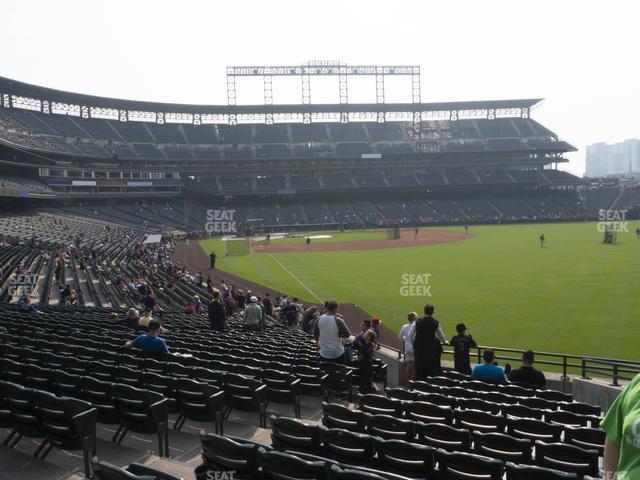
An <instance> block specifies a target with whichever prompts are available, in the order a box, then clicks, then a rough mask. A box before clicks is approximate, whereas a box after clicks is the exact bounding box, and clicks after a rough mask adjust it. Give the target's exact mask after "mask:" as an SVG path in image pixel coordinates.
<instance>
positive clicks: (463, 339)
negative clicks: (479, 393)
mask: <svg viewBox="0 0 640 480" xmlns="http://www.w3.org/2000/svg"><path fill="white" fill-rule="evenodd" d="M466 331H467V327H466V325H465V324H464V323H459V324H457V325H456V332H458V334H457V335H456V336H455V337H453V338H452V339H451V342H450V344H451V345H452V346H453V365H454V366H453V368H454V370H455V371H456V372H460V373H464V374H465V375H471V360H470V355H469V354H470V352H471V349H472V348H476V347H477V346H478V344H477V343H476V342H475V340H474V339H473V338H471V335H465V332H466Z"/></svg>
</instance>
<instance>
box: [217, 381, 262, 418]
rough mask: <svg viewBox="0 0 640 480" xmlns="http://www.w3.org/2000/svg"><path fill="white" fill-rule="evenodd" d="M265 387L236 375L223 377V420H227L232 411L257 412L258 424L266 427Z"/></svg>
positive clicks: (258, 382)
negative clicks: (224, 408) (224, 407)
mask: <svg viewBox="0 0 640 480" xmlns="http://www.w3.org/2000/svg"><path fill="white" fill-rule="evenodd" d="M266 389H267V387H266V386H265V385H263V384H262V383H261V382H260V381H258V380H255V379H253V378H246V377H243V376H242V375H238V374H236V373H227V374H226V375H225V376H224V391H225V406H226V411H225V415H224V417H225V418H229V415H230V414H231V411H232V409H234V408H237V409H239V410H245V411H253V412H258V415H259V421H258V424H259V426H260V427H262V428H266V426H267V394H266V393H267V392H266Z"/></svg>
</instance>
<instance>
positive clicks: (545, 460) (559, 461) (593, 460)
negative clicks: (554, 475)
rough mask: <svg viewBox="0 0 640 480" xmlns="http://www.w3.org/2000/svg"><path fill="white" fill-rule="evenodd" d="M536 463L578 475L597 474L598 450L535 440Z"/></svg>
mask: <svg viewBox="0 0 640 480" xmlns="http://www.w3.org/2000/svg"><path fill="white" fill-rule="evenodd" d="M536 464H537V465H538V466H540V467H546V468H553V469H556V470H561V471H563V472H568V473H576V474H578V475H591V476H597V475H598V451H597V450H585V449H583V448H580V447H576V446H575V445H568V444H566V443H544V442H536Z"/></svg>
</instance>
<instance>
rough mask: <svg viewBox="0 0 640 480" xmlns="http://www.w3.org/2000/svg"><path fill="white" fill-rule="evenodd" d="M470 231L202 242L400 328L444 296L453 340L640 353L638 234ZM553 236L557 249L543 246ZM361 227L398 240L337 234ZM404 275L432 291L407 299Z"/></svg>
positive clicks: (223, 260)
mask: <svg viewBox="0 0 640 480" xmlns="http://www.w3.org/2000/svg"><path fill="white" fill-rule="evenodd" d="M635 223H637V222H632V223H631V224H630V225H629V231H630V232H633V231H634V230H635V228H636V227H637V226H638V225H636V224H635ZM429 230H430V229H429V228H424V229H422V230H421V231H422V233H421V235H428V233H429ZM447 230H457V231H462V230H463V229H462V227H448V228H447ZM469 231H470V233H471V234H473V235H472V237H471V238H468V239H466V240H464V241H459V242H455V243H448V244H435V245H426V246H416V247H408V248H390V249H385V250H380V249H375V250H350V251H348V250H345V251H332V252H314V251H313V249H311V250H310V251H305V252H299V253H254V252H251V254H250V255H247V256H243V257H224V256H222V255H220V252H224V246H223V244H222V241H221V240H220V239H209V240H204V241H202V242H201V246H202V248H203V249H204V251H205V252H207V253H209V252H210V251H211V249H213V248H215V250H216V251H217V252H218V253H219V257H218V263H217V267H219V269H220V270H222V271H227V272H230V273H233V274H235V275H238V276H241V277H244V278H247V279H249V280H252V281H254V282H257V283H260V284H263V285H265V286H267V287H269V288H272V289H275V290H280V291H283V292H286V293H287V294H290V295H294V296H298V297H300V298H303V299H305V300H309V301H319V300H325V299H329V298H335V299H336V300H338V301H339V302H350V303H355V304H357V305H359V306H360V307H361V308H363V309H364V310H365V311H367V312H368V313H370V314H371V315H377V316H379V317H380V318H381V319H382V322H383V323H384V324H386V325H387V326H388V327H390V328H392V329H393V330H396V331H397V330H399V328H400V326H401V325H402V324H403V323H404V321H405V318H406V314H407V312H409V311H416V312H418V313H419V314H421V313H422V308H423V306H424V304H425V303H433V304H434V305H435V306H436V314H435V316H436V318H438V319H439V320H440V321H441V322H442V325H443V328H444V331H445V334H446V335H447V336H448V337H450V336H452V335H453V334H454V333H455V332H454V329H455V324H456V323H458V322H464V323H466V325H467V327H468V329H469V333H472V334H473V336H474V338H475V339H476V340H477V341H478V343H481V344H484V345H495V346H500V347H513V348H523V349H528V348H531V349H534V350H539V351H549V352H562V353H573V354H580V355H590V356H604V357H615V358H625V359H630V360H638V358H639V357H638V348H637V345H638V343H639V341H640V328H639V327H638V321H639V316H640V268H638V260H639V259H640V240H637V239H636V238H635V234H634V233H619V234H618V243H617V244H615V245H603V244H602V233H600V232H598V230H597V225H596V223H593V222H589V223H567V224H544V225H540V224H538V225H495V226H472V227H471V228H470V230H469ZM543 232H544V234H545V236H546V238H547V244H546V246H545V248H541V247H540V245H539V243H538V236H539V234H540V233H543ZM354 234H355V235H357V237H358V238H357V240H364V239H380V238H381V237H380V236H381V235H382V238H386V234H385V232H384V231H374V232H347V233H344V234H340V233H332V234H331V235H333V236H332V238H331V239H327V240H326V241H347V240H346V238H347V236H353V235H354ZM343 235H344V238H345V239H344V240H343V239H342V238H341V237H342V236H343ZM293 240H296V241H298V242H304V237H302V238H299V239H293ZM403 274H427V275H429V277H428V279H429V284H430V294H431V296H424V295H418V296H404V295H403V294H402V293H401V287H402V286H403V277H402V275H403ZM423 278H424V277H423ZM404 293H416V292H404ZM382 342H383V343H384V338H383V339H382Z"/></svg>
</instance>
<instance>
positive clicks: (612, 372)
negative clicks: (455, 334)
mask: <svg viewBox="0 0 640 480" xmlns="http://www.w3.org/2000/svg"><path fill="white" fill-rule="evenodd" d="M385 347H386V348H388V349H390V350H392V351H396V352H398V355H399V356H400V357H401V356H402V353H401V352H400V351H399V350H398V349H396V348H393V347H387V346H385ZM486 349H491V350H493V351H494V352H495V354H496V356H495V358H496V360H503V361H505V362H520V361H521V360H522V354H523V353H524V352H525V351H526V350H523V349H519V348H503V347H493V346H485V345H479V346H477V347H474V348H472V352H473V353H470V356H472V357H475V358H477V361H478V363H482V352H483V351H484V350H486ZM453 353H454V352H453V350H452V349H447V348H446V346H444V347H443V351H442V355H443V356H450V357H453ZM533 353H534V355H535V357H536V364H538V365H549V366H553V367H560V368H561V369H562V380H563V381H566V380H568V379H569V370H570V369H574V370H575V371H579V372H580V376H581V377H582V378H585V379H588V378H590V377H589V373H597V374H599V375H600V376H604V377H605V378H611V379H612V380H613V384H612V385H614V386H619V385H620V383H619V380H627V381H628V380H631V379H632V378H633V377H634V376H636V375H637V374H640V361H633V360H621V359H616V358H605V357H590V356H584V355H575V354H570V353H554V352H544V351H534V352H533ZM513 354H518V355H517V356H516V355H513ZM540 357H542V359H541V358H540ZM590 364H591V365H590ZM593 364H596V365H593ZM625 374H629V375H625Z"/></svg>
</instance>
